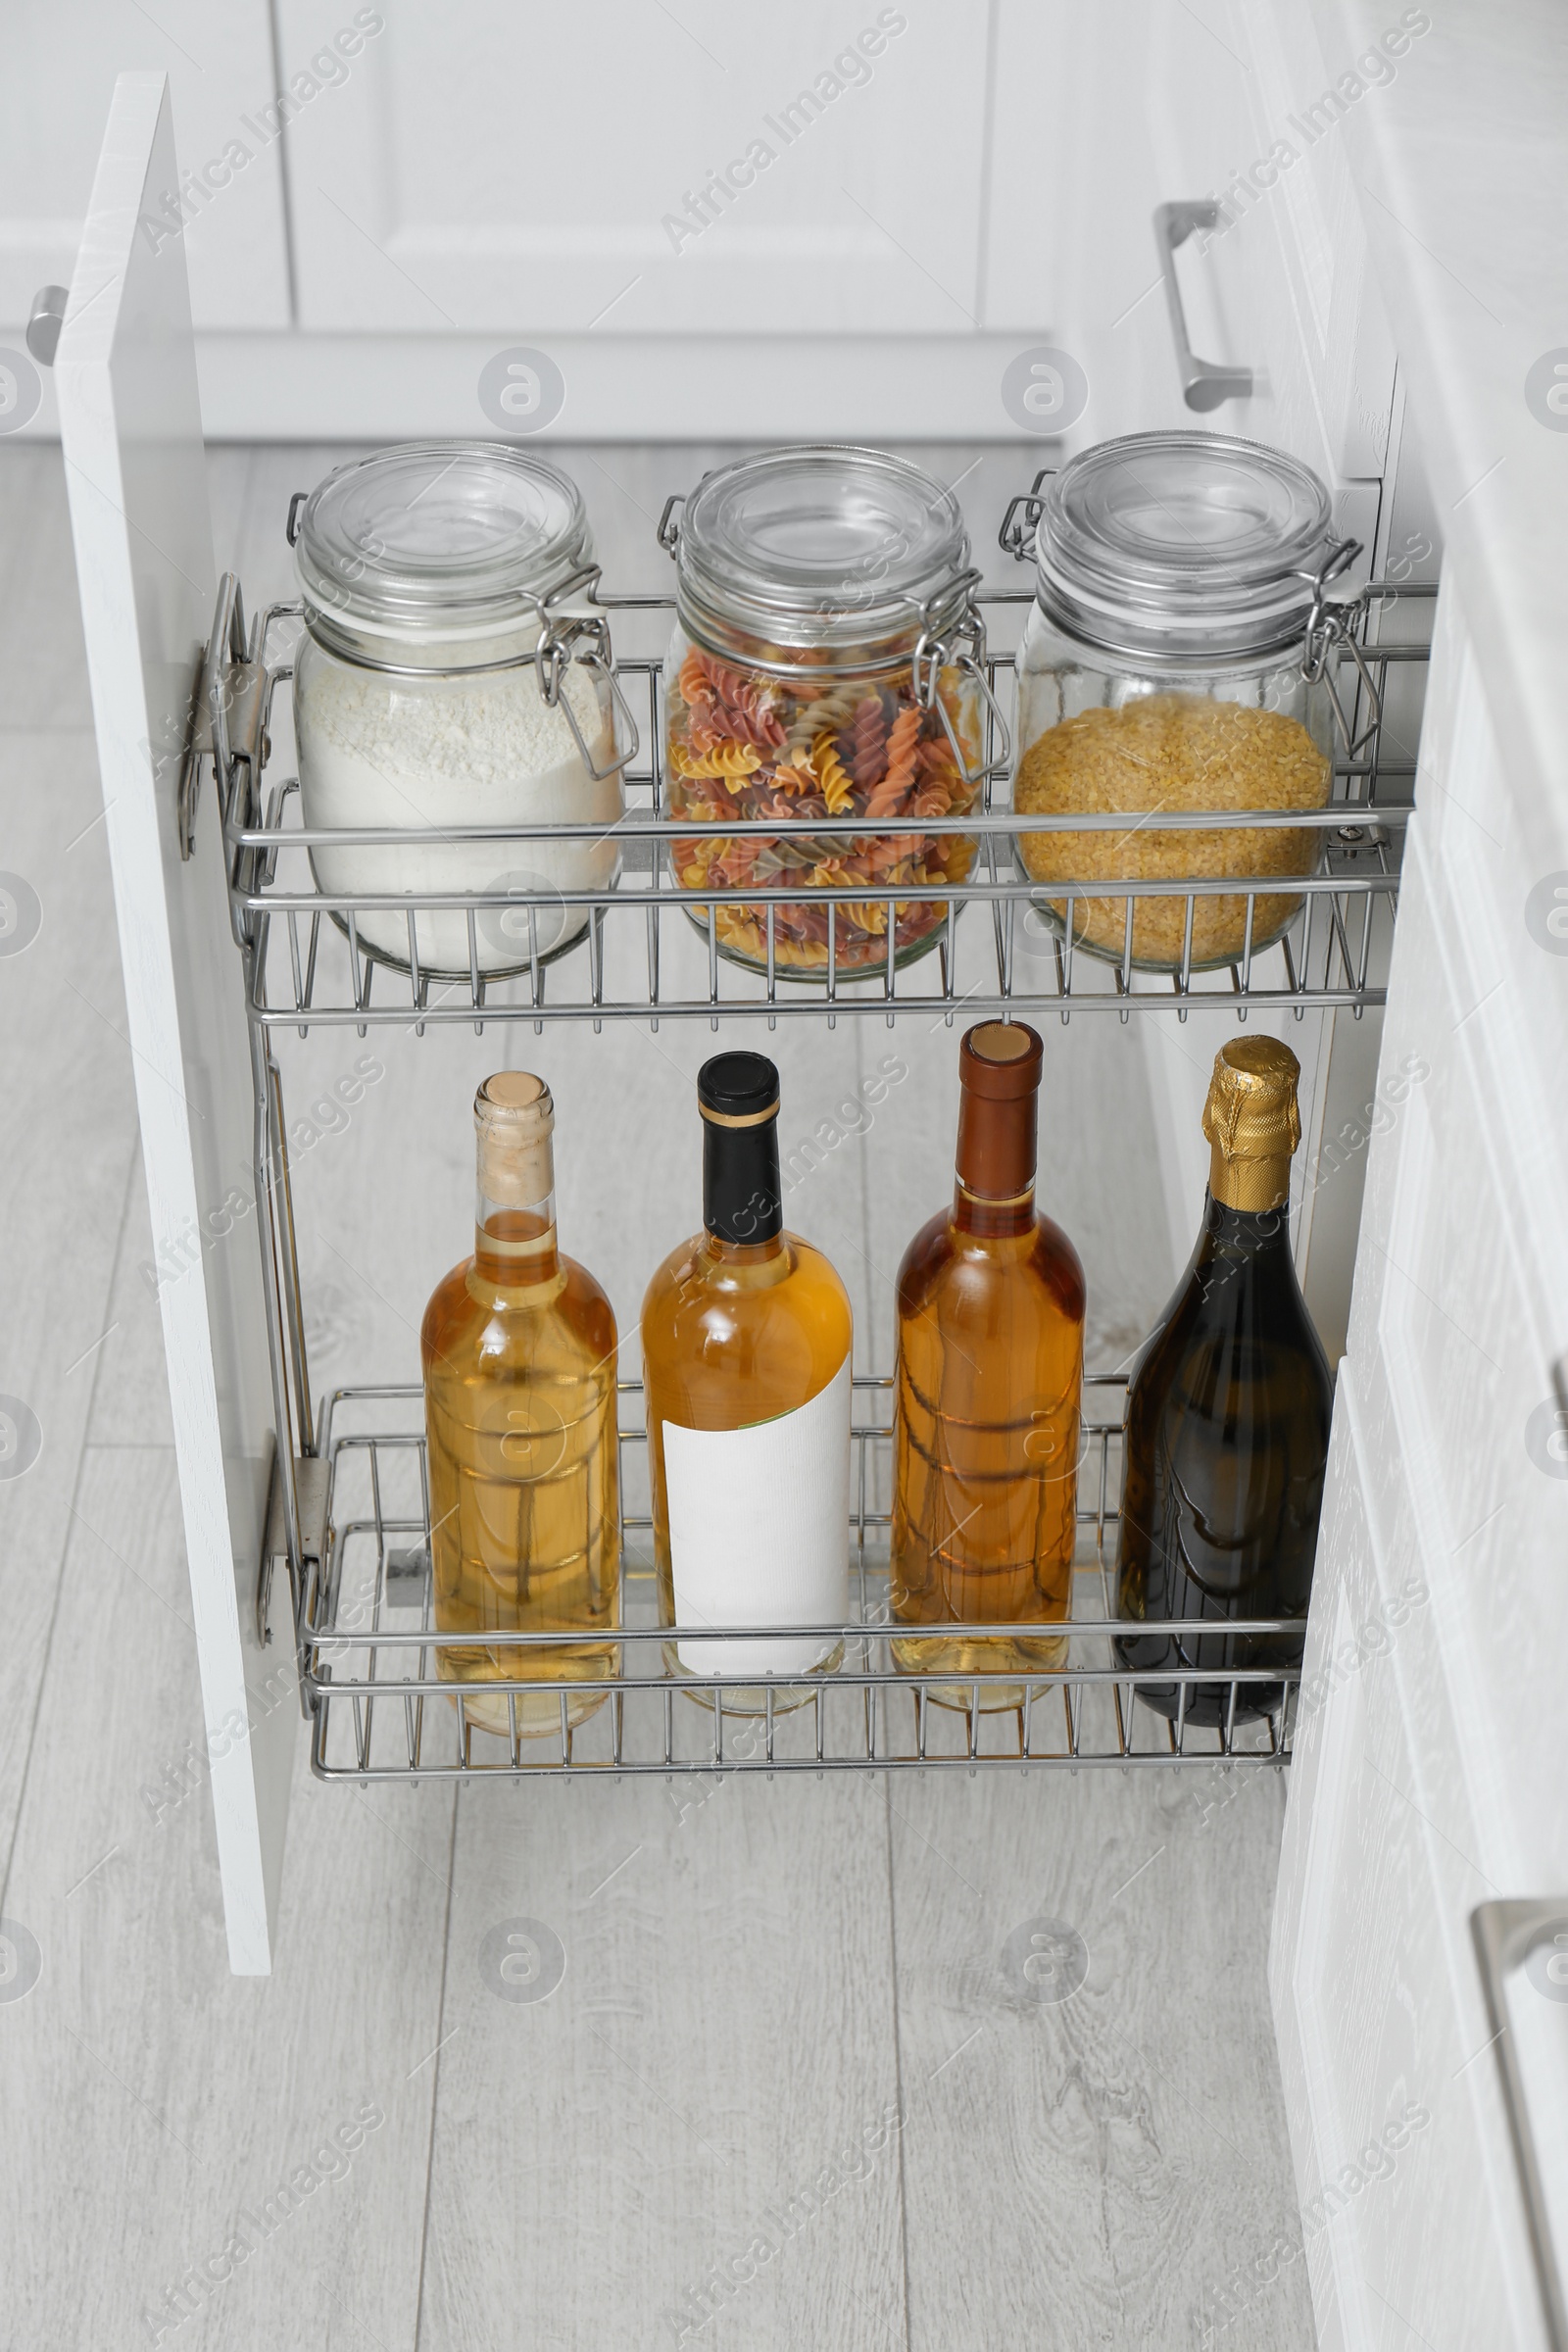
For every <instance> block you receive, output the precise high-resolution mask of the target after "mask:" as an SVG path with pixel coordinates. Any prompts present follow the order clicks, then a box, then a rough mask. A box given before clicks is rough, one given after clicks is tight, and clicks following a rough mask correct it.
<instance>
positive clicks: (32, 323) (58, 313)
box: [26, 286, 71, 368]
mask: <svg viewBox="0 0 1568 2352" xmlns="http://www.w3.org/2000/svg"><path fill="white" fill-rule="evenodd" d="M70 300H71V288H70V287H69V286H40V287H39V288H38V291H37V293H36V294H35V295H34V296H33V298H32V309H31V311H30V313H29V314H28V318H27V329H26V342H27V349H28V350H29V351H30V352H31V354H32V356H33V358H34V359H35V360H36V361H37V363H38V365H39V367H40V368H52V367H53V366H54V364H55V353H56V352H57V351H58V350H59V348H60V329H61V328H62V327H63V326H64V325H65V322H66V305H67V303H68V302H69V301H70Z"/></svg>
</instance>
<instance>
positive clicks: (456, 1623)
mask: <svg viewBox="0 0 1568 2352" xmlns="http://www.w3.org/2000/svg"><path fill="white" fill-rule="evenodd" d="M473 1116H474V1125H475V1127H476V1128H477V1130H478V1205H477V1208H476V1211H475V1217H474V1225H475V1233H474V1250H473V1255H472V1257H470V1258H466V1259H465V1260H464V1262H463V1264H462V1265H460V1266H454V1268H453V1270H452V1272H451V1273H450V1274H449V1275H447V1277H446V1279H445V1281H443V1282H442V1283H440V1284H439V1285H438V1286H437V1288H436V1291H435V1293H434V1295H433V1297H432V1298H431V1300H430V1303H429V1305H428V1306H427V1307H426V1309H425V1313H424V1322H423V1326H422V1328H421V1330H420V1334H419V1346H420V1353H421V1355H422V1358H423V1364H424V1401H425V1434H426V1446H427V1450H428V1456H429V1479H430V1554H431V1571H432V1582H433V1587H434V1599H435V1623H436V1628H437V1630H438V1631H439V1632H442V1633H461V1634H471V1635H472V1636H473V1637H474V1640H473V1642H472V1643H471V1645H470V1644H469V1643H468V1642H464V1643H462V1644H461V1645H458V1644H455V1645H453V1646H452V1647H447V1648H441V1649H438V1651H437V1653H436V1655H437V1660H438V1672H439V1674H440V1676H441V1678H442V1679H443V1680H445V1681H452V1682H458V1683H464V1684H480V1685H482V1684H484V1683H486V1682H494V1681H505V1680H510V1679H515V1678H517V1677H524V1678H526V1677H530V1676H548V1677H551V1678H553V1679H554V1680H556V1681H558V1682H559V1683H560V1684H562V1685H563V1686H564V1687H566V1688H567V1690H568V1692H569V1695H568V1698H567V1707H566V1716H567V1721H568V1723H577V1722H580V1721H582V1719H583V1718H584V1717H585V1716H587V1715H590V1714H591V1713H592V1712H593V1710H594V1709H595V1708H596V1707H597V1706H598V1705H599V1704H600V1703H601V1700H602V1698H603V1696H604V1693H603V1692H601V1691H576V1692H570V1691H569V1687H570V1685H571V1684H572V1683H574V1682H578V1681H582V1680H592V1679H596V1678H601V1677H605V1676H608V1675H613V1674H614V1673H615V1672H616V1655H617V1645H616V1644H615V1643H614V1642H605V1641H601V1640H597V1639H595V1637H598V1636H602V1635H605V1634H608V1633H611V1632H613V1630H614V1628H615V1626H616V1624H617V1622H618V1617H619V1595H618V1577H619V1562H620V1521H619V1507H618V1495H619V1477H618V1470H619V1465H618V1461H617V1450H616V1428H615V1348H616V1340H615V1318H614V1315H613V1311H612V1309H611V1304H610V1300H609V1299H607V1298H606V1296H605V1294H604V1292H603V1291H602V1290H601V1289H600V1287H599V1285H598V1283H597V1282H595V1280H594V1278H593V1276H592V1275H591V1274H589V1273H588V1272H586V1271H585V1269H584V1268H583V1267H581V1266H579V1265H576V1264H574V1263H573V1261H572V1260H571V1259H570V1258H569V1257H563V1256H562V1255H561V1253H560V1250H558V1248H557V1244H556V1204H555V1171H554V1165H553V1159H554V1155H553V1152H552V1147H551V1136H552V1133H553V1131H554V1128H555V1106H554V1104H553V1103H552V1102H551V1099H550V1090H549V1088H548V1087H547V1086H546V1085H545V1083H544V1081H543V1079H542V1078H535V1077H533V1076H531V1075H529V1074H528V1073H527V1072H526V1071H521V1070H503V1071H501V1072H500V1073H499V1074H498V1075H497V1076H496V1077H494V1078H487V1079H486V1080H485V1083H484V1084H483V1086H481V1087H480V1089H479V1092H478V1094H477V1096H476V1097H475V1098H474V1104H473ZM502 1631H506V1632H518V1633H560V1634H563V1635H570V1636H571V1637H572V1640H571V1641H570V1642H569V1643H567V1642H563V1643H562V1644H561V1645H560V1646H559V1647H558V1646H557V1645H556V1644H554V1643H546V1642H542V1643H540V1644H538V1645H537V1646H534V1645H528V1646H526V1647H524V1646H521V1645H517V1646H513V1647H507V1646H495V1645H492V1644H490V1643H487V1642H485V1641H484V1639H483V1637H484V1636H485V1635H486V1634H489V1633H496V1632H502ZM455 1695H456V1694H455ZM513 1697H514V1699H515V1717H516V1726H517V1730H518V1732H519V1734H521V1733H528V1734H533V1733H547V1732H559V1730H560V1728H561V1698H560V1692H559V1691H553V1690H542V1691H529V1692H515V1693H513ZM461 1704H462V1708H463V1714H464V1721H465V1723H466V1725H467V1726H469V1727H471V1728H473V1729H476V1730H480V1731H486V1732H496V1733H500V1734H502V1735H503V1736H506V1735H508V1734H509V1732H510V1729H511V1722H512V1715H511V1711H510V1710H509V1706H508V1694H507V1693H506V1692H505V1691H494V1692H482V1691H480V1692H466V1693H465V1694H464V1696H463V1698H462V1701H461Z"/></svg>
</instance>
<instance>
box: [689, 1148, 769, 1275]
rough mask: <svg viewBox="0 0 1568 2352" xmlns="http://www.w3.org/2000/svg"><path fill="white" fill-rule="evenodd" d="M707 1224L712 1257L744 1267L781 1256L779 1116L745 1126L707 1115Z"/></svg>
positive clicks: (704, 1157) (705, 1160)
mask: <svg viewBox="0 0 1568 2352" xmlns="http://www.w3.org/2000/svg"><path fill="white" fill-rule="evenodd" d="M703 1223H704V1225H705V1227H706V1228H707V1231H708V1240H709V1253H710V1255H711V1256H714V1257H718V1258H721V1259H725V1260H733V1262H735V1263H737V1264H743V1265H744V1264H750V1263H753V1262H756V1263H761V1262H763V1261H764V1260H766V1259H769V1258H774V1257H778V1256H780V1255H781V1254H782V1251H783V1247H784V1244H783V1238H782V1237H783V1231H784V1203H783V1197H782V1187H781V1186H780V1184H779V1173H778V1115H777V1112H776V1110H775V1111H773V1112H770V1113H769V1114H768V1116H767V1117H766V1118H764V1119H761V1120H760V1121H758V1122H756V1123H747V1124H745V1125H731V1124H730V1123H729V1122H727V1121H726V1120H723V1119H720V1118H716V1117H715V1116H713V1114H712V1113H711V1112H708V1111H705V1112H704V1114H703Z"/></svg>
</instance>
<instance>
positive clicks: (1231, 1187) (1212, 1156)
mask: <svg viewBox="0 0 1568 2352" xmlns="http://www.w3.org/2000/svg"><path fill="white" fill-rule="evenodd" d="M1208 1190H1209V1194H1210V1197H1211V1198H1212V1199H1213V1200H1215V1201H1223V1202H1224V1204H1225V1206H1226V1207H1227V1208H1237V1209H1250V1210H1253V1211H1255V1212H1259V1213H1262V1212H1266V1211H1268V1210H1275V1209H1277V1210H1278V1211H1279V1213H1280V1215H1281V1216H1283V1215H1284V1214H1285V1211H1286V1208H1287V1206H1288V1204H1289V1201H1290V1198H1291V1154H1290V1153H1289V1152H1278V1153H1276V1154H1274V1155H1273V1156H1272V1157H1270V1158H1268V1159H1227V1157H1226V1156H1225V1153H1224V1152H1222V1151H1221V1150H1220V1148H1219V1146H1218V1144H1214V1145H1211V1146H1210V1149H1209V1154H1208Z"/></svg>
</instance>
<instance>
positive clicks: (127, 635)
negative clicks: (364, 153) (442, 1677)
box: [56, 73, 299, 1976]
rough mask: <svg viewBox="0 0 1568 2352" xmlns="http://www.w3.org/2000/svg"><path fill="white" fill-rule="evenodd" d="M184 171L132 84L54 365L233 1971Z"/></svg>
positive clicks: (225, 1037) (232, 1201) (238, 1922)
mask: <svg viewBox="0 0 1568 2352" xmlns="http://www.w3.org/2000/svg"><path fill="white" fill-rule="evenodd" d="M173 170H174V148H173V135H172V127H171V122H170V104H169V85H168V83H167V81H166V80H165V78H164V76H163V75H162V74H161V73H127V74H124V75H123V76H122V78H121V80H120V81H119V82H118V83H117V85H116V88H115V94H114V100H113V104H112V107H111V109H110V115H109V126H108V129H107V131H106V133H105V136H104V143H103V153H102V156H101V158H100V161H99V166H98V172H97V177H96V178H95V180H94V182H93V187H92V199H91V204H90V206H89V209H88V214H87V221H86V225H85V227H84V229H83V232H82V239H81V248H80V252H79V254H78V256H77V260H76V268H75V273H74V276H73V281H72V287H71V302H70V307H69V309H68V311H67V314H66V322H65V328H64V331H63V333H62V335H61V338H60V349H59V354H58V358H57V361H56V375H57V379H58V393H59V402H60V423H61V435H62V441H63V446H64V451H65V460H66V475H67V481H68V485H69V489H70V497H71V521H72V531H73V537H74V541H75V552H76V572H77V577H78V579H79V582H80V588H81V609H82V624H83V629H84V632H85V636H86V645H87V669H88V675H89V678H90V681H91V686H92V699H93V716H94V721H95V725H96V728H97V736H98V758H99V765H100V768H101V772H102V778H103V793H104V806H105V821H106V827H107V831H108V837H109V851H110V861H111V865H112V868H113V872H114V883H115V906H116V911H117V914H118V917H119V923H120V946H121V956H122V960H123V967H124V978H125V1014H126V1019H127V1022H128V1024H129V1031H130V1046H131V1052H132V1054H133V1056H134V1066H135V1077H136V1100H137V1107H138V1110H139V1112H140V1118H141V1140H142V1155H143V1158H144V1160H145V1163H146V1171H147V1193H148V1199H149V1202H150V1205H151V1209H152V1225H153V1239H154V1244H155V1250H156V1255H157V1260H158V1264H159V1267H160V1270H161V1273H162V1276H163V1280H162V1282H161V1285H160V1291H159V1298H160V1303H161V1306H162V1310H163V1324H164V1341H165V1346H166V1348H167V1352H168V1358H169V1385H170V1392H171V1396H172V1403H173V1422H174V1442H175V1448H176V1451H177V1453H178V1457H179V1485H180V1495H181V1500H182V1503H183V1508H184V1520H185V1548H186V1553H187V1556H188V1560H189V1566H190V1589H191V1605H192V1611H193V1614H194V1617H195V1624H196V1643H197V1651H198V1657H199V1661H200V1666H201V1682H202V1697H203V1703H204V1707H205V1711H206V1717H207V1734H208V1741H209V1748H210V1753H211V1762H212V1772H211V1787H212V1793H213V1806H214V1811H215V1813H216V1816H217V1825H218V1849H219V1860H220V1864H221V1871H222V1883H223V1904H224V1915H225V1919H226V1923H227V1929H228V1949H229V1961H230V1965H231V1966H232V1967H233V1969H234V1970H235V1972H236V1973H237V1974H240V1975H253V1976H254V1975H265V1974H266V1973H267V1972H268V1970H269V1968H270V1950H271V1932H272V1930H271V1923H272V1919H273V1917H274V1915H275V1909H276V1902H277V1889H278V1881H279V1877H280V1873H281V1868H282V1855H283V1829H284V1820H285V1814H286V1808H287V1803H288V1789H289V1778H290V1770H291V1761H292V1752H293V1747H294V1740H295V1736H296V1734H297V1732H298V1729H299V1715H298V1710H297V1702H296V1700H295V1697H294V1692H293V1685H294V1670H293V1660H292V1657H291V1656H290V1655H289V1650H288V1644H287V1642H286V1640H285V1642H284V1643H283V1645H282V1646H281V1648H280V1647H279V1646H278V1645H277V1644H274V1645H273V1647H272V1648H271V1649H270V1650H266V1651H264V1650H262V1649H261V1648H259V1646H258V1643H257V1636H256V1626H255V1599H256V1572H257V1562H258V1558H259V1555H260V1550H261V1544H262V1540H263V1532H264V1529H263V1521H264V1514H265V1512H266V1508H267V1495H268V1480H269V1475H270V1467H271V1456H272V1404H271V1394H270V1375H269V1370H268V1351H267V1341H266V1331H265V1322H264V1305H263V1291H262V1280H261V1262H260V1258H259V1255H258V1248H257V1228H258V1226H259V1224H260V1221H261V1220H260V1218H259V1216H258V1214H257V1203H256V1199H255V1191H254V1186H253V1184H252V1181H251V1167H252V1129H253V1119H254V1115H255V1091H254V1088H253V1084H252V1078H251V1063H250V1048H249V1040H248V1036H247V1032H246V1025H245V1020H244V1013H243V1005H242V998H241V989H240V977H239V969H238V962H237V957H236V955H235V951H234V946H233V942H232V939H231V937H230V932H229V919H228V907H227V899H226V894H225V890H224V860H223V855H222V845H221V830H220V826H219V822H218V811H217V808H216V803H215V799H214V796H213V793H212V789H211V787H210V786H209V787H208V789H207V794H206V798H205V799H204V800H203V801H202V802H201V803H200V804H199V805H198V809H197V822H196V854H195V856H194V857H193V858H190V859H189V860H188V861H185V860H182V858H181V857H180V848H179V838H178V827H177V823H176V793H177V790H178V783H179V774H180V766H181V753H182V748H183V745H184V742H185V732H186V718H187V713H188V711H189V709H190V701H191V694H192V689H193V686H194V684H195V679H196V672H197V668H198V664H199V660H200V656H201V651H202V647H203V644H204V642H205V639H206V637H207V633H208V630H209V628H210V626H211V623H212V614H213V606H214V600H215V591H216V581H215V577H214V570H213V538H212V523H211V518H210V515H209V513H208V504H207V476H206V460H205V455H204V452H203V447H202V423H201V412H200V408H199V405H198V401H197V393H196V368H195V357H194V348H193V344H192V337H191V321H190V298H189V292H188V288H187V284H186V276H185V256H184V251H183V247H182V245H181V243H180V240H179V239H178V238H169V239H164V240H160V241H154V240H153V239H151V238H149V237H147V236H146V235H144V234H143V232H142V228H141V222H142V221H143V219H144V217H145V215H146V213H147V210H148V207H149V205H150V203H151V202H152V201H153V200H154V199H155V198H156V195H157V192H158V191H159V190H160V189H161V188H162V187H163V186H164V185H165V184H166V183H168V182H169V181H170V180H171V178H172V172H173ZM280 1670H281V1679H280ZM269 1675H270V1677H271V1682H270V1687H269V1684H268V1677H269Z"/></svg>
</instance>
